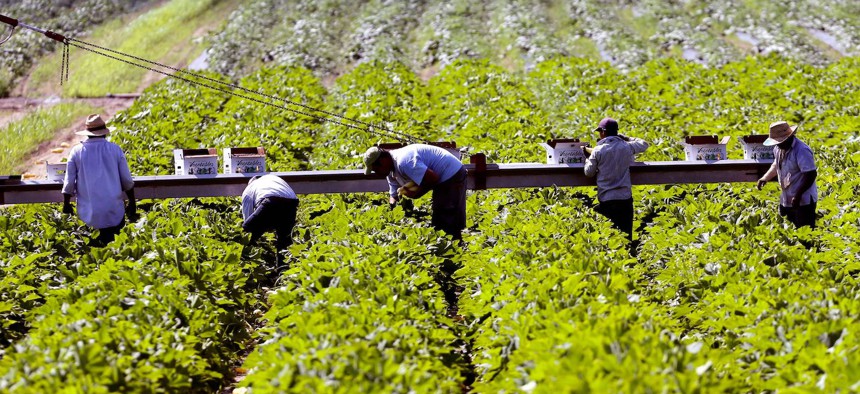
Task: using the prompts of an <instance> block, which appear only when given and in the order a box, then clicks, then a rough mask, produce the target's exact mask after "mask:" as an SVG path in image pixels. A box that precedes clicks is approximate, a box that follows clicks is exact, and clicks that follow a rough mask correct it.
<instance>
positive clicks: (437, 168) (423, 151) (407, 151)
mask: <svg viewBox="0 0 860 394" xmlns="http://www.w3.org/2000/svg"><path fill="white" fill-rule="evenodd" d="M364 165H365V174H367V175H370V174H371V172H374V173H377V174H384V175H387V176H388V186H389V191H388V194H389V198H388V201H389V203H390V204H392V205H393V204H395V203H397V201H398V200H400V196H404V197H408V198H419V197H421V196H423V195H425V194H427V192H429V191H431V190H432V191H433V202H432V207H433V217H432V220H431V223H432V224H433V227H434V228H436V229H437V230H442V231H444V232H445V233H446V234H449V235H451V237H453V238H454V239H461V234H460V232H461V231H462V230H463V229H464V228H466V168H465V167H464V166H463V163H461V162H460V159H458V158H457V157H456V156H454V155H452V154H451V153H450V152H448V151H447V150H445V149H443V148H440V147H438V146H433V145H425V144H412V145H407V146H405V147H403V148H400V149H393V150H390V151H389V150H385V149H381V148H378V147H372V148H370V149H368V150H367V152H365V153H364Z"/></svg>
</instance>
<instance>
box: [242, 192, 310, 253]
mask: <svg viewBox="0 0 860 394" xmlns="http://www.w3.org/2000/svg"><path fill="white" fill-rule="evenodd" d="M298 207H299V199H298V197H297V196H296V193H295V192H294V191H293V189H292V188H291V187H290V185H289V184H287V182H286V181H284V180H283V179H281V178H280V177H278V176H275V175H263V176H255V177H253V178H251V180H250V181H248V186H247V187H245V191H244V192H242V218H243V219H244V223H243V224H242V229H244V230H245V231H246V232H249V233H251V241H250V242H249V243H248V245H250V246H253V245H254V244H255V243H256V242H257V240H258V239H259V238H260V237H261V236H262V235H263V233H265V232H267V231H274V232H275V235H276V236H277V240H276V241H275V247H276V248H277V259H278V261H277V264H279V265H280V264H281V262H282V261H283V257H282V255H281V251H282V250H284V249H286V248H287V247H289V246H290V245H292V244H293V236H292V234H293V227H295V225H296V213H297V212H298Z"/></svg>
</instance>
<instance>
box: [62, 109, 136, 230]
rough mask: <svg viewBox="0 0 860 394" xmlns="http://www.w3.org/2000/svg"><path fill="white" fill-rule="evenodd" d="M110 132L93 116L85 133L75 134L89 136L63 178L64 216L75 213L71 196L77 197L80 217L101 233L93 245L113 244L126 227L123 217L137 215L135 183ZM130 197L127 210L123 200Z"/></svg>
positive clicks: (75, 152)
mask: <svg viewBox="0 0 860 394" xmlns="http://www.w3.org/2000/svg"><path fill="white" fill-rule="evenodd" d="M110 131H111V130H110V129H109V128H108V127H107V126H106V125H105V122H104V120H102V118H101V117H100V116H99V115H90V116H89V117H88V118H87V121H86V130H82V131H78V132H76V133H75V134H78V135H83V136H87V139H86V140H85V141H83V142H82V143H80V144H78V145H75V147H74V148H72V151H71V152H70V153H69V159H68V163H67V164H66V176H65V178H64V179H63V190H62V193H63V213H68V214H72V213H74V209H73V208H72V205H71V199H72V196H75V197H76V201H77V205H78V217H80V219H81V220H82V221H83V222H84V223H86V224H87V225H88V226H91V227H94V228H96V229H98V230H99V233H98V237H97V238H96V239H95V240H93V242H91V245H93V246H103V245H105V244H107V243H109V242H111V241H113V239H114V237H115V236H116V234H119V232H120V230H121V229H122V228H123V226H124V225H125V218H124V215H125V214H127V215H128V216H129V218H132V219H133V218H135V217H136V216H137V204H136V203H135V199H134V181H133V180H132V178H131V172H130V171H129V169H128V162H127V161H126V159H125V154H124V153H123V151H122V149H121V148H120V147H119V146H118V145H116V144H114V143H112V142H109V141H108V140H107V139H106V137H107V136H108V134H110ZM123 192H125V194H126V195H127V196H128V207H126V205H125V202H124V201H123Z"/></svg>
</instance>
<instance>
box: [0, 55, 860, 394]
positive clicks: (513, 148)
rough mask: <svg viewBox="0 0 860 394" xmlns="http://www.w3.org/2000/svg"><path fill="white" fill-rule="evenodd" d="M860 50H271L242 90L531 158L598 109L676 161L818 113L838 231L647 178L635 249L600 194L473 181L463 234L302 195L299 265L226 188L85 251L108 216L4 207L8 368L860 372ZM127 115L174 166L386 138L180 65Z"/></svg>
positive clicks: (790, 381) (136, 149) (352, 159)
mask: <svg viewBox="0 0 860 394" xmlns="http://www.w3.org/2000/svg"><path fill="white" fill-rule="evenodd" d="M857 69H858V67H856V60H853V59H846V60H843V61H841V62H840V63H837V64H835V65H832V66H830V67H828V68H825V69H819V68H813V67H808V66H803V65H800V64H796V63H792V62H790V61H786V60H784V59H779V58H774V57H769V58H763V59H747V60H746V61H744V62H740V63H733V64H729V65H727V66H725V67H722V68H717V69H707V68H703V67H700V66H698V65H696V64H693V63H687V62H676V61H673V60H661V61H656V62H651V63H647V64H646V65H645V66H643V67H642V68H641V69H639V70H637V71H635V72H631V73H629V74H621V73H618V72H617V71H615V70H614V69H613V68H612V67H610V66H609V65H607V64H600V63H594V62H591V61H586V60H581V59H559V60H555V61H549V62H545V63H542V64H540V65H538V66H537V67H536V68H535V70H534V71H533V72H531V73H530V74H528V75H526V76H520V75H517V74H511V73H507V72H505V71H504V70H503V69H501V68H499V67H496V66H493V65H491V64H490V63H489V62H485V61H467V62H466V61H463V62H455V63H453V64H451V65H450V66H448V67H446V68H444V69H443V70H441V72H440V73H439V74H438V75H437V76H435V77H433V78H431V79H430V80H429V81H428V82H426V83H425V82H422V81H421V79H420V78H419V77H418V76H416V75H415V74H414V73H412V72H411V71H410V70H409V68H408V67H406V66H404V65H402V64H398V63H389V64H373V63H367V64H364V65H362V66H359V67H358V68H356V69H355V70H353V71H351V72H350V73H347V74H346V75H344V76H343V77H341V78H339V79H338V80H337V81H336V82H335V84H334V86H333V87H331V88H330V89H326V88H324V87H323V85H322V84H321V83H320V81H319V80H317V79H316V78H315V77H314V76H313V74H312V73H311V72H310V71H308V70H304V69H289V68H276V69H269V70H262V71H260V72H258V73H257V74H255V75H252V76H249V77H247V78H245V79H243V80H242V82H241V83H242V85H243V86H245V87H247V88H248V89H252V90H262V91H264V92H266V93H268V94H274V95H278V96H280V97H285V98H288V99H290V100H292V101H296V102H301V103H303V104H306V105H308V106H313V107H317V106H319V107H323V108H326V109H328V110H330V111H333V112H336V113H341V114H344V115H346V116H348V117H356V118H359V119H361V120H363V121H367V122H379V123H383V124H385V125H387V126H389V127H391V128H393V129H396V130H402V131H407V132H408V133H409V134H413V135H420V136H422V137H425V138H427V139H431V140H454V141H456V142H457V143H458V145H460V146H469V147H471V148H472V149H473V150H474V151H480V152H485V153H487V154H488V156H489V157H490V159H491V160H492V161H497V162H513V161H534V162H540V161H542V157H543V152H542V150H541V149H540V148H539V147H538V146H537V144H536V143H537V142H540V141H543V140H545V139H547V138H550V137H590V136H589V134H590V133H589V132H579V131H580V130H583V131H584V130H591V129H592V128H593V125H594V123H596V122H597V121H598V120H599V119H600V118H602V117H603V116H613V117H616V118H617V119H619V120H620V121H621V127H622V130H623V132H625V133H629V134H631V135H636V136H641V137H644V138H646V139H648V140H651V141H652V142H653V143H654V144H655V146H654V147H652V149H651V150H649V151H648V152H647V153H646V154H645V155H644V156H643V158H645V159H650V160H667V159H672V158H678V157H681V152H680V146H678V145H677V141H678V140H680V139H681V137H682V136H683V135H685V134H689V133H691V131H694V130H695V131H702V133H703V134H721V135H733V136H740V135H746V134H750V133H753V132H755V133H761V132H763V131H764V130H765V129H766V127H767V124H768V123H770V121H772V120H776V119H779V118H785V119H786V120H789V121H790V122H792V123H800V122H803V123H804V126H803V128H802V129H801V136H802V138H804V140H805V141H807V142H808V143H809V144H810V145H811V146H812V147H813V149H814V150H815V151H816V153H817V154H818V156H817V158H818V159H819V169H820V173H821V175H820V183H819V185H820V190H821V196H822V202H821V203H820V205H819V213H820V214H821V215H822V219H821V220H820V222H819V223H820V228H819V229H817V230H803V231H797V232H796V231H794V230H793V229H792V228H791V226H790V225H788V226H787V225H786V224H785V223H784V222H783V221H782V220H781V219H780V218H778V217H776V215H775V214H774V212H775V199H776V198H775V195H776V191H775V190H774V189H772V188H771V187H768V188H767V189H765V190H764V191H753V190H751V187H750V186H751V185H733V186H732V185H719V186H671V187H669V186H667V187H641V188H636V190H635V193H636V194H637V196H639V197H637V201H638V202H637V212H638V214H637V222H636V224H637V226H638V227H639V228H640V232H639V239H640V240H641V243H642V244H641V246H640V247H639V256H638V257H637V258H633V257H630V256H629V255H628V254H627V252H626V249H625V246H624V244H623V243H624V239H623V236H621V235H620V234H618V233H616V232H614V231H612V230H609V226H608V224H607V223H606V221H605V220H603V219H602V218H600V217H599V216H598V215H596V214H595V213H594V212H593V211H592V210H591V209H590V208H591V206H592V205H593V200H594V196H595V193H594V191H593V190H588V189H584V190H565V189H555V188H547V189H542V190H502V191H483V192H473V193H470V194H469V200H468V201H469V204H468V217H469V221H468V226H469V229H468V231H467V234H466V236H465V245H464V246H463V247H459V246H455V245H452V244H450V242H449V241H448V240H447V239H446V238H444V237H443V236H441V234H438V233H435V232H433V231H432V230H431V229H430V227H429V225H428V223H427V221H426V220H423V219H421V217H422V216H423V215H424V214H426V212H428V211H429V202H428V201H425V200H426V199H422V200H418V201H416V208H415V210H407V209H404V208H400V207H398V208H395V209H393V210H389V209H388V207H387V206H386V198H385V196H382V195H378V196H377V195H344V196H305V197H303V199H302V204H301V206H300V213H299V215H300V216H299V226H298V227H297V230H296V233H295V238H296V245H294V246H293V248H292V250H291V257H290V259H289V260H290V261H289V267H288V268H287V269H286V270H284V271H283V272H281V269H279V268H278V267H273V266H272V265H271V264H270V263H269V262H270V261H272V259H271V257H272V256H271V251H270V250H269V248H267V247H263V248H255V249H245V248H243V244H244V243H245V240H246V238H245V237H243V236H242V235H241V233H240V228H239V226H238V223H239V221H240V215H239V214H238V209H237V206H238V203H237V202H236V201H235V200H234V199H212V200H206V201H203V202H201V201H197V200H186V201H165V202H154V203H147V204H144V205H142V206H141V210H142V211H143V212H144V213H145V215H144V217H143V218H142V219H141V220H140V221H138V222H136V223H133V224H130V225H129V226H127V227H126V229H124V230H123V233H122V235H120V236H119V238H118V239H117V240H116V241H115V242H113V243H112V244H110V245H109V246H108V247H107V248H105V249H90V248H89V247H88V246H86V239H85V238H86V236H88V235H89V231H90V230H88V229H86V228H84V227H82V226H81V225H80V224H78V223H77V222H76V221H74V220H71V218H69V217H68V216H64V215H62V214H61V213H59V210H58V207H55V206H41V207H13V208H9V209H7V210H6V211H5V212H4V215H3V216H2V217H0V220H2V222H0V225H2V226H0V230H2V231H3V232H4V237H3V243H4V248H3V249H2V250H3V252H2V253H3V256H2V259H0V261H3V262H4V263H3V265H2V266H0V269H2V271H3V280H2V282H0V286H2V287H0V294H1V295H2V297H3V298H2V299H0V315H2V317H3V322H4V323H3V327H2V328H3V332H2V334H3V335H2V337H0V340H2V341H3V342H2V343H0V345H2V347H3V353H2V359H0V388H3V389H8V390H11V391H13V392H44V391H46V390H48V391H50V389H51V388H52V387H60V386H62V387H75V388H78V389H81V390H85V391H92V392H100V391H164V392H184V391H188V390H194V391H201V392H206V391H209V392H212V391H215V390H216V389H218V388H219V387H220V386H221V385H223V384H225V382H227V381H229V378H230V377H231V376H232V375H233V374H234V373H235V371H236V369H235V367H237V366H238V363H240V362H241V359H242V356H241V354H242V351H243V350H244V349H249V348H251V347H253V351H252V353H251V354H250V355H249V356H248V357H247V359H246V360H245V361H244V365H242V367H241V369H240V370H244V371H247V373H248V375H247V377H245V379H244V380H242V382H240V383H239V385H241V386H244V387H246V388H248V389H250V390H251V391H253V392H286V391H289V392H306V391H310V390H314V391H341V390H342V391H359V390H360V391H392V390H394V391H410V390H414V391H443V392H451V391H457V390H461V389H464V388H468V387H466V386H467V385H473V388H474V389H475V390H476V391H480V392H499V391H502V390H505V391H517V390H521V391H533V390H538V391H551V390H553V389H556V388H558V389H563V388H569V387H578V388H580V389H582V390H596V391H609V390H611V391H625V392H627V391H632V392H636V391H646V390H647V389H651V388H664V389H666V390H667V391H682V392H687V391H695V390H703V391H710V390H716V389H724V390H731V391H764V390H773V389H775V388H780V387H788V386H797V387H800V388H807V389H809V388H815V387H819V388H824V389H825V390H831V389H834V388H843V389H850V388H851V387H852V385H856V382H852V381H851V379H852V377H854V376H857V373H858V371H857V370H856V368H857V367H856V365H860V363H858V362H857V360H856V357H857V356H856V355H855V354H857V352H856V350H857V347H858V342H857V340H856V338H855V336H856V334H855V333H853V332H852V330H851V327H852V324H853V322H854V321H856V316H857V315H858V312H860V305H858V304H857V303H856V301H855V300H856V298H857V290H856V289H857V278H856V273H857V272H858V268H857V266H856V265H857V263H856V261H858V257H860V250H858V246H857V245H860V242H858V241H860V240H858V239H857V234H860V232H858V230H860V229H858V228H857V227H858V221H857V218H858V215H860V212H858V207H857V204H856V193H857V192H858V190H860V185H858V181H857V180H856V179H857V178H858V177H857V175H858V174H857V173H856V172H857V170H856V168H857V164H860V149H858V148H860V147H858V141H856V137H854V135H855V134H856V132H855V131H856V130H857V129H858V126H860V124H858V117H857V115H858V102H860V100H858V98H860V97H858V94H860V93H858V91H860V90H858V89H856V84H857V81H858V80H860V78H858V75H857V73H858V71H857ZM209 77H210V78H224V77H221V76H218V75H215V74H209ZM178 98H181V99H178ZM114 125H116V126H119V127H120V131H118V132H117V133H115V134H114V135H113V137H112V138H113V141H115V142H117V143H119V144H120V145H122V146H123V148H124V149H125V150H126V152H127V156H128V157H129V160H130V164H131V167H132V171H133V172H134V173H135V174H140V175H143V174H147V175H149V174H170V173H172V166H171V163H170V156H171V155H170V151H171V150H172V149H173V148H176V147H187V148H195V147H228V146H240V145H241V146H254V145H262V146H265V147H266V148H267V152H268V155H269V157H268V162H269V167H270V168H271V169H272V170H273V171H286V170H298V169H342V168H357V167H358V166H359V163H360V155H361V153H362V152H363V151H364V149H366V148H367V147H368V146H370V145H372V144H374V143H376V142H380V139H379V137H378V136H376V135H371V134H367V133H363V132H356V131H354V130H352V129H348V128H345V127H343V126H339V125H336V124H332V123H322V122H320V121H318V120H314V119H309V118H306V117H304V116H301V115H298V116H296V115H294V114H292V113H290V112H285V111H282V110H279V109H276V108H273V107H268V106H261V105H259V104H257V103H254V102H253V101H249V100H247V99H242V98H235V97H234V98H231V97H229V96H226V95H224V94H222V93H217V92H213V91H210V90H206V89H203V90H201V89H199V88H197V87H193V86H189V85H186V84H182V83H179V82H175V81H169V80H168V81H165V82H162V83H159V84H157V85H155V86H154V87H152V88H150V89H149V90H148V91H147V92H146V94H145V95H144V96H143V97H141V99H140V100H138V101H137V102H136V103H135V105H134V106H133V107H132V108H130V109H129V110H127V111H125V112H124V113H122V114H121V115H119V116H117V117H116V118H115V120H114ZM759 130H761V131H759ZM382 142H388V141H382ZM731 152H732V153H730V154H737V155H738V156H739V154H738V153H737V152H739V147H737V146H732V147H731ZM738 156H736V157H738ZM813 240H814V242H815V248H813V249H811V250H807V249H806V248H804V247H803V246H802V244H801V243H800V241H804V242H808V241H813ZM243 251H244V252H243ZM446 262H451V263H454V264H457V265H459V266H461V267H462V268H461V269H460V270H459V271H458V272H457V273H456V274H455V275H454V277H455V279H456V280H457V281H458V283H459V284H460V285H461V286H464V288H465V289H464V291H463V292H462V294H461V295H460V299H459V311H460V316H459V317H458V316H451V315H449V313H448V311H449V308H448V305H446V301H445V296H444V294H443V293H442V290H441V288H440V285H439V283H438V281H437V280H434V278H438V277H439V270H440V269H441V267H442V266H443V265H444V264H445V263H446ZM272 282H274V283H275V284H274V285H272ZM270 288H271V289H270ZM266 310H268V312H264V311H266ZM257 326H261V328H260V329H259V330H255V327H257ZM254 332H256V333H254ZM252 341H253V342H254V343H256V345H252V344H251V342H252ZM472 376H474V382H473V381H472V379H473V378H472Z"/></svg>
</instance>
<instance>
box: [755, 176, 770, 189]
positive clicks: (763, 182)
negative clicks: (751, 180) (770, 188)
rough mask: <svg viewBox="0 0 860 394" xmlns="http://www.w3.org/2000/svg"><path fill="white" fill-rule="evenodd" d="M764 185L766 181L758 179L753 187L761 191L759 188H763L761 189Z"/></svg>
mask: <svg viewBox="0 0 860 394" xmlns="http://www.w3.org/2000/svg"><path fill="white" fill-rule="evenodd" d="M766 184H767V181H766V180H764V179H759V180H758V183H756V185H755V186H756V187H757V188H758V190H761V188H763V187H764V185H766Z"/></svg>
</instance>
